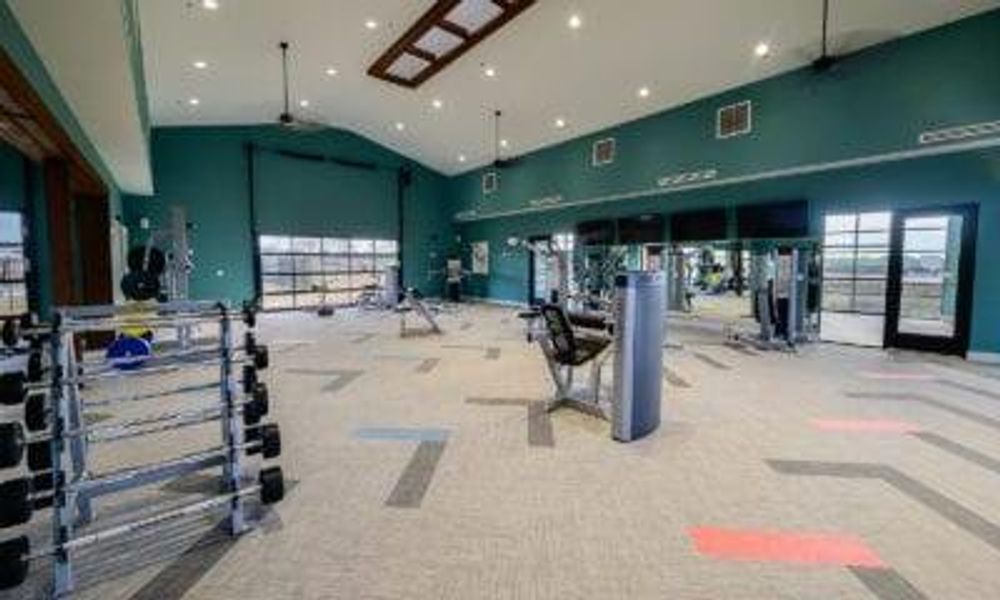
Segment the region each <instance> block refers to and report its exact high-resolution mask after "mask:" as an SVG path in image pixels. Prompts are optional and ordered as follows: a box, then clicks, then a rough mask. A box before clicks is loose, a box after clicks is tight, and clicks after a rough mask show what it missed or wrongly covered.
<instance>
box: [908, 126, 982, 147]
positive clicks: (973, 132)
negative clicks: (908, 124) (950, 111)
mask: <svg viewBox="0 0 1000 600" xmlns="http://www.w3.org/2000/svg"><path fill="white" fill-rule="evenodd" d="M992 135H1000V121H993V122H990V123H975V124H973V125H961V126H958V127H948V128H947V129H933V130H931V131H925V132H923V133H921V134H920V137H919V138H917V140H918V141H919V143H920V144H921V145H927V144H942V143H945V142H954V141H958V140H966V139H969V138H977V137H986V136H992Z"/></svg>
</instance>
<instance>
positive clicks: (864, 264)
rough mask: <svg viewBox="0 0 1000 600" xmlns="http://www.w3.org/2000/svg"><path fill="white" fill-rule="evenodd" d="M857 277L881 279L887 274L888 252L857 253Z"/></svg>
mask: <svg viewBox="0 0 1000 600" xmlns="http://www.w3.org/2000/svg"><path fill="white" fill-rule="evenodd" d="M857 273H858V277H867V278H872V277H882V278H885V277H887V276H888V273H889V253H888V252H868V251H861V252H858V271H857Z"/></svg>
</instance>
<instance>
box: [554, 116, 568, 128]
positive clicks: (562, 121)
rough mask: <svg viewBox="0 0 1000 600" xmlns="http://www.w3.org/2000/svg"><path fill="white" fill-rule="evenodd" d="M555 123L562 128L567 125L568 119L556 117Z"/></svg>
mask: <svg viewBox="0 0 1000 600" xmlns="http://www.w3.org/2000/svg"><path fill="white" fill-rule="evenodd" d="M555 125H556V128H557V129H562V128H563V127H565V126H566V119H564V118H562V117H556V123H555Z"/></svg>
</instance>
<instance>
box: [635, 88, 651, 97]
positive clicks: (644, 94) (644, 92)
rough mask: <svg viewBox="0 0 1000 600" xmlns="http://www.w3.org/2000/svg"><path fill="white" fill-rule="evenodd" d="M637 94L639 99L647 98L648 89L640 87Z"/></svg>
mask: <svg viewBox="0 0 1000 600" xmlns="http://www.w3.org/2000/svg"><path fill="white" fill-rule="evenodd" d="M638 93H639V97H640V98H649V88H648V87H641V88H639V92H638Z"/></svg>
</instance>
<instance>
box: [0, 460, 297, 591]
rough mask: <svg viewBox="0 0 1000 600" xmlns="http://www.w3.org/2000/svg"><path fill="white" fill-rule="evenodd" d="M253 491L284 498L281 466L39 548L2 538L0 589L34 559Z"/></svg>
mask: <svg viewBox="0 0 1000 600" xmlns="http://www.w3.org/2000/svg"><path fill="white" fill-rule="evenodd" d="M253 494H260V501H261V503H263V504H265V505H269V504H274V503H276V502H279V501H280V500H281V499H282V498H284V497H285V479H284V475H283V473H282V472H281V467H277V466H275V467H268V468H266V469H261V471H260V474H259V475H258V479H257V483H256V484H254V485H251V486H247V487H245V488H242V489H239V490H236V491H234V492H230V493H227V494H222V495H220V496H216V497H214V498H208V499H206V500H202V501H200V502H195V503H192V504H187V505H184V506H180V507H177V508H174V509H171V510H167V511H164V512H161V513H158V514H155V515H150V516H148V517H145V518H141V519H137V520H135V521H130V522H127V523H123V524H121V525H117V526H114V527H110V528H107V529H103V530H100V531H95V532H93V533H88V534H85V535H81V536H77V537H74V538H71V539H70V540H68V541H66V542H62V543H56V544H52V545H50V546H46V547H43V548H40V549H38V550H32V549H31V542H30V540H28V537H27V536H20V537H16V538H12V539H9V540H6V541H4V542H0V589H9V588H13V587H17V586H19V585H21V584H22V583H24V581H25V579H27V577H28V572H29V569H30V563H31V561H34V560H39V559H44V558H48V557H50V556H54V555H57V554H63V553H69V552H73V551H75V550H79V549H81V548H85V547H87V546H93V545H97V544H101V543H103V542H107V541H110V540H113V539H117V538H120V537H123V536H127V535H129V534H132V533H134V532H139V531H142V530H143V529H149V528H151V527H156V526H158V525H161V524H163V523H168V522H170V521H174V520H178V519H182V518H184V517H187V516H190V515H195V514H201V513H205V512H210V511H212V510H215V509H218V508H223V507H226V506H228V505H229V503H230V502H232V501H233V500H234V499H236V498H241V497H246V496H251V495H253Z"/></svg>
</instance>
